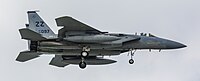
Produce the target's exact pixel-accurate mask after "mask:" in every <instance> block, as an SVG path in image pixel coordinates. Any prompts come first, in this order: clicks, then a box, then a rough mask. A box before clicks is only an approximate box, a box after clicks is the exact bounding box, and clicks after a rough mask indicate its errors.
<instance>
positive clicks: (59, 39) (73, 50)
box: [16, 11, 186, 69]
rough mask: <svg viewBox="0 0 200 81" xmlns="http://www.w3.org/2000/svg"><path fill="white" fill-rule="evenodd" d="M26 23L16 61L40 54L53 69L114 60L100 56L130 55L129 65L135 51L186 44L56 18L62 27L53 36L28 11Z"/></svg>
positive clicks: (39, 19) (46, 27) (39, 20)
mask: <svg viewBox="0 0 200 81" xmlns="http://www.w3.org/2000/svg"><path fill="white" fill-rule="evenodd" d="M27 13H28V20H29V24H26V28H22V29H19V32H20V34H21V38H22V39H25V40H28V46H29V50H28V51H22V52H20V54H19V55H18V57H17V58H16V60H17V61H19V62H25V61H28V60H31V59H34V58H37V57H39V56H40V55H42V54H53V55H55V57H53V59H52V60H51V62H50V63H49V64H50V65H53V66H57V67H65V66H67V65H69V64H77V65H79V67H80V68H82V69H84V68H85V67H86V65H104V64H111V63H115V62H116V61H115V60H112V59H105V58H103V57H102V56H112V55H120V54H121V53H125V52H128V53H130V60H129V63H130V64H133V63H134V60H133V58H132V57H133V55H134V53H135V51H136V50H137V49H149V50H151V49H157V50H162V49H178V48H183V47H186V45H184V44H181V43H178V42H175V41H171V40H167V39H163V38H159V37H156V36H154V35H152V34H148V35H147V34H144V33H141V34H140V35H136V34H121V33H120V34H119V33H108V32H102V31H100V30H97V29H95V28H93V27H91V26H88V25H86V24H84V23H82V22H80V21H78V20H76V19H74V18H72V17H69V16H64V17H60V18H56V19H55V20H56V23H57V26H62V27H63V28H61V29H60V30H59V31H58V34H55V33H54V32H53V31H52V30H51V29H50V27H49V26H48V25H47V24H46V23H45V22H44V20H43V19H42V18H41V17H40V16H39V15H38V14H37V12H36V11H28V12H27Z"/></svg>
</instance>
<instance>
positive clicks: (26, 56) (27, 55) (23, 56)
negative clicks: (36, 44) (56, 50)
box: [16, 51, 41, 62]
mask: <svg viewBox="0 0 200 81" xmlns="http://www.w3.org/2000/svg"><path fill="white" fill-rule="evenodd" d="M39 55H41V53H37V52H31V51H23V52H20V54H19V55H18V57H17V59H16V61H19V62H25V61H28V60H31V59H34V58H37V57H39Z"/></svg>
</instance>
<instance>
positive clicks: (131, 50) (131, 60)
mask: <svg viewBox="0 0 200 81" xmlns="http://www.w3.org/2000/svg"><path fill="white" fill-rule="evenodd" d="M135 52H136V49H134V50H133V49H130V51H129V52H128V55H129V54H130V55H131V59H130V60H129V61H128V62H129V64H133V63H134V60H133V56H134V54H135Z"/></svg>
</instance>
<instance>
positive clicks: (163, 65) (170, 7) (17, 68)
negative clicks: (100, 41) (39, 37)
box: [0, 0, 200, 81]
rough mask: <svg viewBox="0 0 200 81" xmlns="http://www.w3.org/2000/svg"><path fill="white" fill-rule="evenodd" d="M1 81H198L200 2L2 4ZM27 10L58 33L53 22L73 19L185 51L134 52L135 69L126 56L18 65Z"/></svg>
mask: <svg viewBox="0 0 200 81" xmlns="http://www.w3.org/2000/svg"><path fill="white" fill-rule="evenodd" d="M0 1H1V2H0V10H1V11H0V27H1V29H0V31H1V32H0V37H1V38H0V40H1V42H0V45H1V47H0V48H1V56H0V65H1V67H0V80H1V81H200V54H199V49H200V48H199V45H200V42H199V41H200V37H199V35H200V5H199V4H200V1H199V0H52V1H50V0H0ZM28 10H40V12H39V15H40V16H42V18H43V19H44V20H45V22H46V23H47V24H48V25H49V26H50V27H51V28H52V29H53V31H54V32H56V33H57V31H58V29H59V28H58V27H57V26H56V23H55V20H54V19H55V18H57V17H61V16H64V15H68V16H72V17H74V18H76V19H78V20H80V21H82V22H84V23H86V24H88V25H90V26H92V27H95V28H97V29H99V30H101V31H106V32H114V33H116V32H120V33H130V34H131V33H135V32H139V33H140V32H146V33H152V34H154V35H156V36H159V37H162V38H167V39H172V40H175V41H178V42H181V43H184V44H186V45H187V46H188V47H187V48H183V49H177V50H164V51H161V52H158V51H157V50H155V51H152V52H148V51H147V50H141V51H137V52H136V55H135V57H134V59H135V64H133V65H129V64H128V60H129V58H130V57H128V56H127V53H123V54H121V55H119V56H113V57H110V58H111V59H114V60H117V61H118V62H117V63H115V64H111V65H102V66H88V67H87V68H86V69H84V70H81V69H80V68H79V67H78V66H77V65H70V66H67V67H65V68H58V67H54V66H50V65H48V63H49V61H50V60H51V58H52V57H53V56H52V55H43V56H41V57H40V58H37V59H34V60H31V61H28V62H25V63H20V62H16V61H15V58H16V57H17V55H18V54H19V52H20V51H23V50H27V42H26V41H25V40H21V39H20V38H21V37H20V34H19V32H18V29H20V28H23V27H24V24H25V23H28V21H27V13H26V12H27V11H28Z"/></svg>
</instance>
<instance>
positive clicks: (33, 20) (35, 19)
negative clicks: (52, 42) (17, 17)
mask: <svg viewBox="0 0 200 81" xmlns="http://www.w3.org/2000/svg"><path fill="white" fill-rule="evenodd" d="M27 13H28V20H29V25H28V26H27V28H28V29H30V30H33V31H35V32H37V33H39V34H41V35H42V36H43V37H45V38H55V37H56V35H55V33H54V32H53V31H52V30H51V29H50V28H49V26H48V25H47V24H46V23H45V22H44V20H43V19H42V18H41V17H40V16H39V15H38V14H37V13H36V11H28V12H27Z"/></svg>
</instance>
